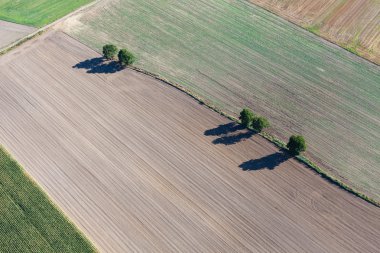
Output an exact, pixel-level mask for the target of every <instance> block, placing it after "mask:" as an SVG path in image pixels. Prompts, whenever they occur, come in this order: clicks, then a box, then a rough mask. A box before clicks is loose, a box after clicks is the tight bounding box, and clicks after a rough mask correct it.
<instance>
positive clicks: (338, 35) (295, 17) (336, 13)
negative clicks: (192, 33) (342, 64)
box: [249, 0, 380, 64]
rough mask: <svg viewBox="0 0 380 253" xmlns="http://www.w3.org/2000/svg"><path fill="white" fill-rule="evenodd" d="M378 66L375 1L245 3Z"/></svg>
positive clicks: (378, 8) (379, 23)
mask: <svg viewBox="0 0 380 253" xmlns="http://www.w3.org/2000/svg"><path fill="white" fill-rule="evenodd" d="M249 1H251V2H252V3H254V4H257V5H259V6H262V7H264V8H266V9H267V10H270V11H271V12H274V13H276V14H278V15H279V16H282V17H284V18H286V19H288V20H290V21H292V22H294V23H296V24H298V25H301V26H303V27H306V28H310V29H311V30H313V31H314V32H316V33H317V34H319V35H321V36H322V37H324V38H327V39H328V40H330V41H333V42H335V43H337V44H339V45H341V46H343V47H346V48H350V49H351V50H354V51H357V52H358V53H359V54H360V55H362V56H363V57H365V58H367V59H370V60H372V61H374V62H376V63H377V64H380V1H379V0H351V1H347V0H318V1H314V0H249Z"/></svg>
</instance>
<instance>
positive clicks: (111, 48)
mask: <svg viewBox="0 0 380 253" xmlns="http://www.w3.org/2000/svg"><path fill="white" fill-rule="evenodd" d="M116 53H117V47H116V46H115V45H111V44H109V45H105V46H103V56H104V58H106V59H107V60H112V59H114V58H115V56H116Z"/></svg>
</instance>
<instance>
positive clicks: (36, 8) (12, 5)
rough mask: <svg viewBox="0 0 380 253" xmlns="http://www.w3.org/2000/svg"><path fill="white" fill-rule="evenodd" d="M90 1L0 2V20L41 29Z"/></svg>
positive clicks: (5, 0) (0, 0)
mask: <svg viewBox="0 0 380 253" xmlns="http://www.w3.org/2000/svg"><path fill="white" fill-rule="evenodd" d="M91 1H92V0H18V1H14V0H0V19H2V20H6V21H10V22H14V23H18V24H24V25H30V26H34V27H42V26H44V25H46V24H49V23H51V22H53V21H55V20H57V19H59V18H61V17H63V16H65V15H66V14H68V13H70V12H72V11H73V10H75V9H77V8H79V7H80V6H82V5H84V4H87V3H89V2H91Z"/></svg>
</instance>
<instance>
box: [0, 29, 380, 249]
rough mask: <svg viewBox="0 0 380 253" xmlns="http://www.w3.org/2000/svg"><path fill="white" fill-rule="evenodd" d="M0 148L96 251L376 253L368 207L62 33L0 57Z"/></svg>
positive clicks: (374, 220) (376, 224)
mask: <svg viewBox="0 0 380 253" xmlns="http://www.w3.org/2000/svg"><path fill="white" fill-rule="evenodd" d="M0 89H1V92H0V142H1V143H2V144H4V145H5V147H6V148H7V149H8V150H9V151H10V152H11V153H12V154H13V155H14V156H15V157H16V158H17V159H18V161H19V162H20V163H21V164H22V165H23V166H24V167H25V169H26V170H27V171H28V172H29V173H30V174H31V175H32V177H34V178H35V179H36V180H37V181H38V182H39V183H40V184H41V185H42V187H43V188H44V189H45V190H46V191H47V192H48V194H49V195H50V196H51V197H52V198H53V199H54V200H55V201H56V203H57V204H58V205H59V206H60V207H61V208H62V209H63V210H64V211H65V212H66V213H67V214H68V215H69V217H70V218H71V219H72V220H74V221H75V223H76V224H78V225H79V226H80V228H81V229H82V230H83V231H84V232H85V233H86V234H87V235H88V236H89V237H90V239H92V240H93V241H94V242H95V244H96V245H97V246H98V248H99V249H100V250H101V251H103V252H129V251H139V252H318V253H319V252H376V251H377V250H378V249H379V248H380V241H379V240H378V235H379V234H380V209H379V208H376V207H374V206H372V205H370V204H368V203H366V202H364V201H362V200H361V199H359V198H357V197H354V196H353V195H351V194H349V193H347V192H345V191H343V190H341V189H338V188H337V187H335V186H333V185H331V184H329V183H327V182H326V181H325V180H324V179H322V178H320V177H319V176H318V175H316V174H315V173H313V172H312V171H311V170H309V169H307V168H305V167H303V166H302V165H300V164H299V163H298V162H296V161H295V160H294V159H290V158H289V157H287V156H286V155H284V154H282V153H281V152H280V151H278V149H277V148H276V147H274V146H273V145H272V144H270V143H268V142H267V141H266V140H264V139H263V138H261V137H259V136H256V135H253V134H252V133H250V132H246V131H245V130H242V129H239V127H238V126H236V125H234V124H233V123H231V122H229V121H228V120H226V119H225V118H223V117H221V116H220V115H219V114H217V113H215V112H213V111H210V110H208V109H207V108H205V107H204V106H202V105H200V104H198V103H197V102H196V101H195V100H193V99H192V98H190V97H189V96H187V95H185V94H183V93H182V92H180V91H178V90H176V89H175V88H173V87H171V86H168V85H166V84H164V83H162V82H160V81H157V80H154V79H152V78H151V77H148V76H145V75H142V74H139V73H137V72H134V71H131V70H122V71H119V69H118V68H117V66H116V65H114V64H112V63H109V62H102V60H101V59H100V58H99V55H98V54H97V53H95V52H94V51H92V50H90V49H88V48H87V47H86V46H84V45H82V44H80V43H78V42H77V41H75V40H74V39H72V38H70V37H68V36H66V35H64V34H62V33H47V34H45V35H43V36H40V37H38V38H37V39H35V40H33V41H29V42H27V43H25V44H24V45H23V46H22V47H20V48H18V49H16V50H13V51H12V52H10V53H9V54H7V55H5V56H3V57H1V58H0Z"/></svg>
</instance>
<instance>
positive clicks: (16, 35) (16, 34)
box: [0, 20, 36, 49]
mask: <svg viewBox="0 0 380 253" xmlns="http://www.w3.org/2000/svg"><path fill="white" fill-rule="evenodd" d="M35 30H36V28H33V27H29V26H25V25H18V24H14V23H10V22H5V21H1V20H0V49H1V48H3V47H5V46H7V45H9V44H11V43H12V42H14V41H16V40H18V39H20V38H22V37H24V36H25V35H28V34H29V33H32V32H34V31H35Z"/></svg>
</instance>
